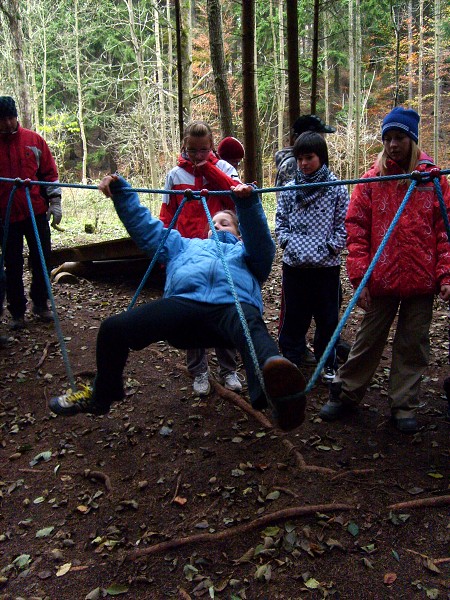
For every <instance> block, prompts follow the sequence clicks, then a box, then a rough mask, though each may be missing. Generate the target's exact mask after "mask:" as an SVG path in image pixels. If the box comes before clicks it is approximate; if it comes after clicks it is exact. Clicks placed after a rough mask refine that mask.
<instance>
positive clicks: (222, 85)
mask: <svg viewBox="0 0 450 600" xmlns="http://www.w3.org/2000/svg"><path fill="white" fill-rule="evenodd" d="M207 12H208V31H209V49H210V53H211V66H212V69H213V73H214V87H215V90H216V99H217V109H218V111H219V121H220V129H221V132H222V136H228V135H234V127H233V116H232V113H231V103H230V92H229V90H228V84H227V69H226V63H225V53H224V49H223V31H222V10H221V8H220V2H219V0H207Z"/></svg>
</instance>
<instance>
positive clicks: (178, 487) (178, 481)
mask: <svg viewBox="0 0 450 600" xmlns="http://www.w3.org/2000/svg"><path fill="white" fill-rule="evenodd" d="M180 483H181V473H180V474H179V475H178V477H177V483H176V486H175V491H174V493H173V496H172V500H171V501H170V502H175V498H176V497H177V496H178V490H179V489H180Z"/></svg>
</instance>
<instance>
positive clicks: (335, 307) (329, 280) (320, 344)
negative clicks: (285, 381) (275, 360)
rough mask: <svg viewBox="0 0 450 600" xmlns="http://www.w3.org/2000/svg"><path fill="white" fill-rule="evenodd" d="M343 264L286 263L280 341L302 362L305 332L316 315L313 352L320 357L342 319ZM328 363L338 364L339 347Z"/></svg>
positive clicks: (287, 352)
mask: <svg viewBox="0 0 450 600" xmlns="http://www.w3.org/2000/svg"><path fill="white" fill-rule="evenodd" d="M339 272H340V267H322V268H311V269H304V268H296V267H291V266H289V265H287V264H285V263H283V312H282V315H281V322H280V328H279V339H278V341H279V344H280V349H281V352H282V353H283V355H284V356H285V357H286V358H288V359H289V360H291V361H292V362H293V363H295V364H296V365H300V364H301V360H302V355H303V354H304V353H305V350H306V337H305V336H306V334H307V332H308V329H309V327H310V325H311V320H312V318H314V321H315V323H316V330H315V334H314V355H315V357H316V359H317V360H319V359H320V357H321V356H322V354H323V353H324V351H325V348H326V347H327V345H328V342H329V341H330V339H331V336H332V335H333V333H334V330H335V329H336V327H337V324H338V322H339V288H340V280H339ZM325 366H329V367H331V368H333V369H335V368H336V350H335V349H333V351H332V352H331V353H330V355H329V357H328V358H327V361H326V363H325Z"/></svg>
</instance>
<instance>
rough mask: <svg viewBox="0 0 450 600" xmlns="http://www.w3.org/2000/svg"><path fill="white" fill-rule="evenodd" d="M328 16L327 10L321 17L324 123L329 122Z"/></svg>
mask: <svg viewBox="0 0 450 600" xmlns="http://www.w3.org/2000/svg"><path fill="white" fill-rule="evenodd" d="M328 18H329V15H328V13H327V12H325V13H324V19H323V61H324V65H323V95H324V103H325V123H329V122H330V64H329V63H330V57H329V53H328Z"/></svg>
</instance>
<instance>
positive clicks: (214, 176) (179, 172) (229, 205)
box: [159, 153, 240, 239]
mask: <svg viewBox="0 0 450 600" xmlns="http://www.w3.org/2000/svg"><path fill="white" fill-rule="evenodd" d="M238 183H240V181H239V178H238V174H237V172H236V169H235V168H234V167H232V166H231V165H230V164H229V163H227V162H226V161H225V160H219V159H218V158H217V157H215V156H214V154H213V153H211V154H210V155H209V158H208V160H207V161H206V163H205V164H204V165H202V166H200V167H195V166H194V165H193V163H192V162H191V161H189V160H187V159H185V158H184V157H183V156H180V157H179V158H178V166H177V167H174V168H173V169H172V170H171V171H169V173H168V175H167V177H166V183H165V184H164V188H165V189H166V190H182V191H183V192H184V190H186V189H190V190H198V191H200V190H202V189H207V190H229V189H230V186H231V185H237V184H238ZM183 198H184V194H180V195H178V194H167V196H164V198H163V204H162V206H161V211H160V213H159V218H160V219H161V221H162V222H163V223H164V226H165V227H168V226H169V224H170V222H171V220H172V218H173V216H174V214H175V212H176V210H177V208H178V206H179V205H180V204H181V201H182V200H183ZM207 204H208V209H209V212H210V213H211V215H212V216H214V215H215V214H216V213H217V212H219V211H221V210H225V209H229V210H232V211H234V210H235V206H234V202H233V201H232V200H231V198H230V197H229V196H209V197H208V199H207ZM175 229H177V230H178V231H179V232H180V233H181V235H182V236H183V237H187V238H201V239H204V238H206V237H208V229H209V227H208V219H207V217H206V214H205V211H204V208H203V205H202V203H201V202H200V201H198V200H191V201H189V202H186V204H185V205H184V206H183V209H182V211H181V213H180V214H179V215H178V219H177V224H176V226H175Z"/></svg>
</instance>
